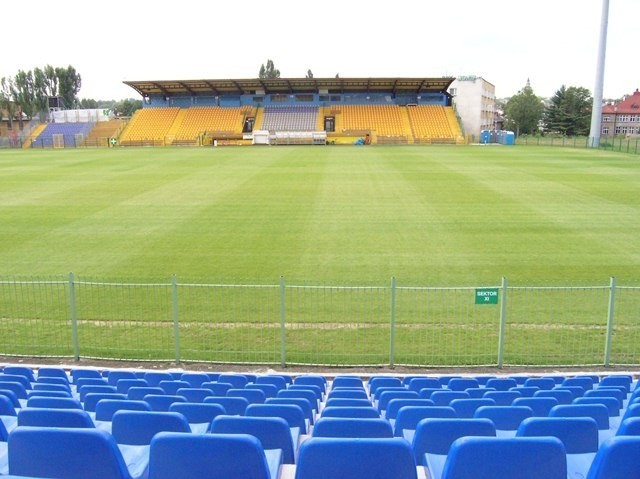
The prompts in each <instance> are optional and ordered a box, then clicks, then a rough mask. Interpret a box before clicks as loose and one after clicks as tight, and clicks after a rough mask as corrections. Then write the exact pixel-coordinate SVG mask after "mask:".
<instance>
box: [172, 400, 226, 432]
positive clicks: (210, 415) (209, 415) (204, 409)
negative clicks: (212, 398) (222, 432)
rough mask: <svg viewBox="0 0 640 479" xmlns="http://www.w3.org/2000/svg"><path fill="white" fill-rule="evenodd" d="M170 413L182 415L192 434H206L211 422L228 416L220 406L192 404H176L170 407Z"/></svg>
mask: <svg viewBox="0 0 640 479" xmlns="http://www.w3.org/2000/svg"><path fill="white" fill-rule="evenodd" d="M169 412H177V413H180V414H182V415H183V416H184V417H185V418H186V419H187V422H188V423H189V426H190V427H191V432H194V433H196V434H204V433H206V432H207V431H208V430H209V427H210V426H211V421H213V420H214V419H215V418H216V417H218V416H222V415H225V414H226V411H225V410H224V407H222V406H221V405H220V404H212V403H210V404H192V403H174V404H172V405H171V406H170V407H169Z"/></svg>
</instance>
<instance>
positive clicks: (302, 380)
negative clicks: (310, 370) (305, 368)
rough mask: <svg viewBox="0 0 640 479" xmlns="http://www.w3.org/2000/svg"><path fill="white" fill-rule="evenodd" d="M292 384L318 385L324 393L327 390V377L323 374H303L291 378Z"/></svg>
mask: <svg viewBox="0 0 640 479" xmlns="http://www.w3.org/2000/svg"><path fill="white" fill-rule="evenodd" d="M293 384H294V385H295V384H302V385H304V384H311V385H313V386H318V387H319V388H321V389H322V392H323V393H325V392H326V390H327V379H326V378H325V377H324V376H320V375H316V374H307V375H303V376H297V377H296V378H295V379H294V380H293Z"/></svg>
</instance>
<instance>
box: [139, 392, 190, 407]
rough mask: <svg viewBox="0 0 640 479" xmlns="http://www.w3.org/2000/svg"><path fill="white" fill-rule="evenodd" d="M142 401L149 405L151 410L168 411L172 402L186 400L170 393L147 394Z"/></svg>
mask: <svg viewBox="0 0 640 479" xmlns="http://www.w3.org/2000/svg"><path fill="white" fill-rule="evenodd" d="M143 401H145V402H147V403H148V404H149V406H151V410H152V411H168V410H169V408H170V407H171V405H172V404H174V403H177V402H187V400H186V399H185V398H184V397H183V396H175V395H172V394H147V395H146V396H145V397H144V399H143Z"/></svg>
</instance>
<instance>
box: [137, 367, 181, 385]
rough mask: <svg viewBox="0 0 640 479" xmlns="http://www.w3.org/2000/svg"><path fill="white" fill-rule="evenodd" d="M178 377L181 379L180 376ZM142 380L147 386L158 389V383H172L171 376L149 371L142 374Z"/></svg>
mask: <svg viewBox="0 0 640 479" xmlns="http://www.w3.org/2000/svg"><path fill="white" fill-rule="evenodd" d="M180 377H182V375H181V376H180ZM143 379H144V380H145V381H147V384H148V385H149V386H151V387H159V386H160V381H173V376H172V375H171V374H170V373H166V372H160V371H149V372H146V373H144V376H143Z"/></svg>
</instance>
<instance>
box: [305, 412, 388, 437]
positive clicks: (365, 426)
mask: <svg viewBox="0 0 640 479" xmlns="http://www.w3.org/2000/svg"><path fill="white" fill-rule="evenodd" d="M311 435H312V436H313V437H351V438H385V437H387V438H390V437H393V429H392V428H391V424H390V423H389V421H387V420H385V419H356V418H339V417H323V418H320V419H318V422H317V423H316V425H315V426H314V428H313V432H312V434H311Z"/></svg>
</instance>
